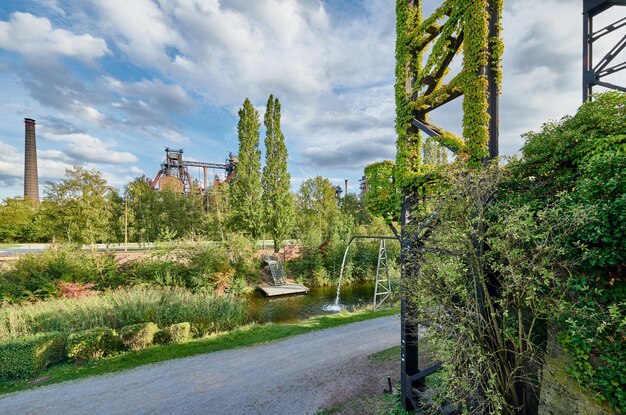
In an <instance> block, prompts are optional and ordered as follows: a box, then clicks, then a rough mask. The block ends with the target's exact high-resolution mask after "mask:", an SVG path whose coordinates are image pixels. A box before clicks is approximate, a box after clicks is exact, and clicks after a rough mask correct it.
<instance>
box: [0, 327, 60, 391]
mask: <svg viewBox="0 0 626 415" xmlns="http://www.w3.org/2000/svg"><path fill="white" fill-rule="evenodd" d="M65 343H66V336H65V335H63V334H62V333H41V334H36V335H31V336H24V337H21V338H19V339H9V340H3V341H2V342H0V379H4V380H10V379H16V378H23V377H26V376H30V375H32V374H34V373H37V372H39V371H41V370H43V369H45V368H47V367H48V366H51V365H53V364H55V363H59V362H62V361H63V360H65V358H66V354H65V345H66V344H65Z"/></svg>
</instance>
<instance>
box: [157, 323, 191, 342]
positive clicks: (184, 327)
mask: <svg viewBox="0 0 626 415" xmlns="http://www.w3.org/2000/svg"><path fill="white" fill-rule="evenodd" d="M189 339H191V324H189V323H188V322H183V323H176V324H172V325H171V326H169V327H167V328H166V329H163V330H160V331H159V332H157V333H156V334H155V335H154V343H156V344H170V343H184V342H186V341H188V340H189Z"/></svg>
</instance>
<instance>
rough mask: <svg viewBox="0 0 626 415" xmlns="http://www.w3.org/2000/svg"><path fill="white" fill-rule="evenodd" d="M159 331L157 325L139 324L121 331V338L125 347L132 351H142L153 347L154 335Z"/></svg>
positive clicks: (123, 328) (125, 327)
mask: <svg viewBox="0 0 626 415" xmlns="http://www.w3.org/2000/svg"><path fill="white" fill-rule="evenodd" d="M158 331H159V327H157V325H156V324H154V323H152V322H149V323H138V324H131V325H129V326H124V327H122V329H121V330H120V333H119V334H120V338H121V339H122V343H124V346H126V347H127V348H129V349H131V350H135V351H137V350H141V349H145V348H146V347H150V346H152V343H153V341H154V335H155V334H156V333H157V332H158Z"/></svg>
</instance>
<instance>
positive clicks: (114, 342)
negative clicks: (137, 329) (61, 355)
mask: <svg viewBox="0 0 626 415" xmlns="http://www.w3.org/2000/svg"><path fill="white" fill-rule="evenodd" d="M122 346H123V345H122V341H121V339H120V337H119V336H118V334H117V332H116V331H115V330H113V329H110V328H108V327H96V328H93V329H89V330H84V331H79V332H76V333H72V334H70V336H69V338H68V339H67V356H68V357H69V358H72V359H74V360H76V361H77V362H86V361H88V360H93V359H100V358H102V357H107V356H111V355H114V354H116V353H117V352H118V351H119V350H121V349H122Z"/></svg>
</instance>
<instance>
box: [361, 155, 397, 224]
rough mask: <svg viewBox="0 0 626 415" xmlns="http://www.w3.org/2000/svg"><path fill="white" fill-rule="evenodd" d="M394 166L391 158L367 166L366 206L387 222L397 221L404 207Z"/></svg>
mask: <svg viewBox="0 0 626 415" xmlns="http://www.w3.org/2000/svg"><path fill="white" fill-rule="evenodd" d="M394 167H395V166H394V163H393V161H391V160H385V161H381V162H379V163H373V164H370V165H369V166H367V167H365V178H366V181H367V185H368V187H369V188H368V190H367V192H366V193H365V206H366V207H367V210H368V211H369V212H370V213H372V214H373V215H375V216H381V217H382V218H383V219H384V220H385V222H387V223H390V222H394V221H397V220H398V219H399V217H400V211H401V209H402V194H401V193H400V191H399V189H398V188H397V187H396V185H395V183H394V179H393V173H394Z"/></svg>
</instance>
